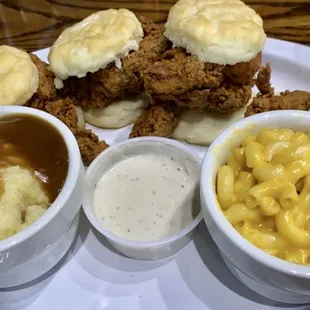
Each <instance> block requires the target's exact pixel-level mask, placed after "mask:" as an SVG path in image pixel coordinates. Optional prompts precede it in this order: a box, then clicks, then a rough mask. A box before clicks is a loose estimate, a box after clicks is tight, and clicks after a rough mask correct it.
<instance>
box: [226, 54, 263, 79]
mask: <svg viewBox="0 0 310 310" xmlns="http://www.w3.org/2000/svg"><path fill="white" fill-rule="evenodd" d="M261 62H262V53H258V54H257V56H256V57H255V58H253V59H252V60H250V61H249V62H239V63H237V64H235V65H233V66H231V65H227V66H225V68H224V71H223V74H224V75H225V80H227V82H231V83H234V84H239V85H244V84H249V83H251V80H252V79H253V78H254V76H255V74H256V72H257V71H258V70H259V68H260V65H261Z"/></svg>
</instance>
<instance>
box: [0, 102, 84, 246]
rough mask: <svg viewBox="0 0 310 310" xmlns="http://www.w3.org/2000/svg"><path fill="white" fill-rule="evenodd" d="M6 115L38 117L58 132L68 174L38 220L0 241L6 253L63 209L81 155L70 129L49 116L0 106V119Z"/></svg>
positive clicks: (31, 109)
mask: <svg viewBox="0 0 310 310" xmlns="http://www.w3.org/2000/svg"><path fill="white" fill-rule="evenodd" d="M8 115H30V116H34V117H38V118H40V119H42V120H43V121H45V122H48V123H49V124H50V125H52V126H53V127H54V128H56V129H57V130H58V132H59V133H60V135H61V136H62V138H63V139H64V141H65V144H66V146H67V150H68V172H67V176H66V180H65V183H64V185H63V187H62V189H61V191H60V193H59V194H58V196H57V198H56V199H55V201H54V202H53V203H52V204H51V205H50V207H49V208H48V209H47V210H46V211H45V212H44V214H43V215H42V216H40V218H38V219H37V220H36V221H35V222H34V223H32V224H31V225H29V226H28V227H26V228H25V229H23V230H21V231H20V232H18V233H16V234H14V235H13V236H10V237H8V238H6V239H3V240H1V241H0V251H6V250H8V249H9V248H11V247H13V246H16V245H18V244H20V243H22V242H24V241H25V240H27V239H29V238H30V237H32V236H33V235H35V234H36V233H37V232H39V231H40V230H41V229H42V228H44V227H45V226H46V225H47V224H48V223H49V222H50V221H52V220H53V218H54V217H55V216H56V215H57V214H58V212H59V211H60V210H61V209H62V208H63V206H64V205H65V203H66V201H67V200H68V199H69V198H70V196H71V194H72V192H73V190H74V188H75V186H76V184H77V181H78V179H79V174H80V168H81V155H80V150H79V147H78V144H77V141H76V139H75V137H74V135H73V134H72V132H71V131H70V129H69V128H68V127H67V126H66V125H65V124H64V123H63V122H61V121H60V120H59V119H57V118H56V117H54V116H52V115H51V114H49V113H47V112H44V111H40V110H37V109H34V108H30V107H24V106H0V119H1V118H2V117H4V116H8Z"/></svg>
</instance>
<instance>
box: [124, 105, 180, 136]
mask: <svg viewBox="0 0 310 310" xmlns="http://www.w3.org/2000/svg"><path fill="white" fill-rule="evenodd" d="M179 120H180V113H179V112H178V110H177V109H176V108H172V107H168V106H165V105H162V104H157V105H152V106H149V107H148V108H147V109H146V110H144V111H143V113H142V114H141V116H140V117H139V118H138V119H137V121H136V122H135V123H134V126H133V128H132V130H131V133H130V135H129V138H135V137H143V136H157V137H170V136H171V134H172V132H173V130H174V129H175V127H176V126H177V125H178V123H179Z"/></svg>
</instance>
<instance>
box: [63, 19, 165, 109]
mask: <svg viewBox="0 0 310 310" xmlns="http://www.w3.org/2000/svg"><path fill="white" fill-rule="evenodd" d="M140 20H141V23H142V27H143V30H144V38H143V39H142V41H141V42H140V45H139V49H138V50H137V51H132V52H131V53H130V54H129V55H128V56H126V57H124V58H123V59H121V61H122V68H121V69H119V68H117V67H116V66H115V64H114V63H113V64H110V65H109V66H107V67H106V68H105V69H100V70H98V71H97V72H94V73H88V74H87V76H86V77H84V78H76V77H70V78H68V79H67V80H65V81H64V87H63V88H62V89H61V90H60V95H61V96H63V97H70V98H73V100H74V102H75V104H77V105H80V106H81V107H83V108H90V107H104V106H107V105H109V104H110V103H112V102H113V101H115V100H116V99H119V98H121V97H123V96H125V95H132V94H135V93H139V92H141V91H142V90H143V79H142V77H141V76H142V74H143V71H144V70H145V68H146V67H147V66H148V65H149V63H152V62H154V61H156V60H158V59H159V58H160V57H161V56H162V54H163V52H164V51H165V50H166V49H167V48H168V41H167V39H166V38H165V37H164V35H163V29H162V27H161V26H158V25H155V24H154V23H153V22H152V21H150V20H148V19H146V18H144V17H141V18H140Z"/></svg>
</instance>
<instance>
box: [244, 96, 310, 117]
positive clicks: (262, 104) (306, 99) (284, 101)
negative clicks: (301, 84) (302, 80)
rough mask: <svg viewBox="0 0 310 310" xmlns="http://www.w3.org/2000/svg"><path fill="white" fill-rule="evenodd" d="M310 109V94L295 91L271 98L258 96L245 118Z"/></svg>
mask: <svg viewBox="0 0 310 310" xmlns="http://www.w3.org/2000/svg"><path fill="white" fill-rule="evenodd" d="M309 109H310V92H307V91H301V90H295V91H292V92H291V91H288V90H286V91H285V92H282V93H280V95H276V96H270V95H269V94H267V95H261V94H258V95H257V96H256V97H255V98H254V99H253V102H252V104H251V105H250V106H249V107H248V108H247V110H246V112H245V117H247V116H250V115H253V114H257V113H262V112H267V111H274V110H303V111H308V110H309Z"/></svg>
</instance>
